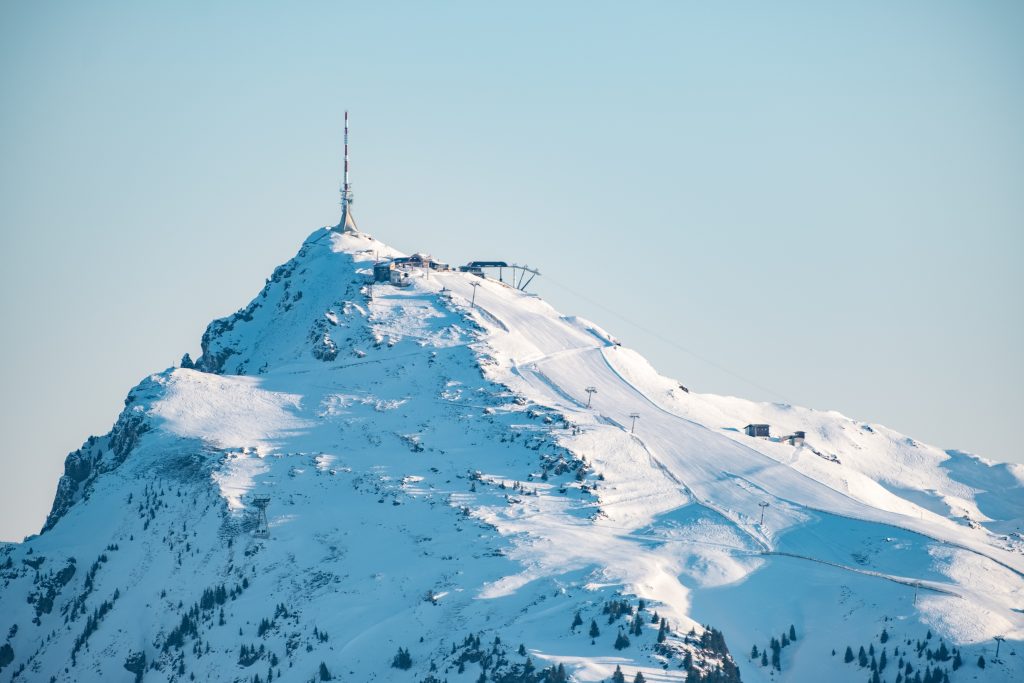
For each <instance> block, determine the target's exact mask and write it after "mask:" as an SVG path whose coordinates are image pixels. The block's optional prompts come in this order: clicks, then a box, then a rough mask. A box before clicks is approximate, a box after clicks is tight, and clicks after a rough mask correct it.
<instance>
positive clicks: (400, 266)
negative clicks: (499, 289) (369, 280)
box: [373, 254, 540, 290]
mask: <svg viewBox="0 0 1024 683" xmlns="http://www.w3.org/2000/svg"><path fill="white" fill-rule="evenodd" d="M416 270H428V271H429V270H433V271H440V272H445V271H447V272H454V271H458V272H461V273H470V274H472V275H476V276H477V277H487V271H491V273H492V274H493V273H494V271H497V278H495V279H497V281H498V282H501V283H503V284H506V285H508V286H510V287H515V288H516V289H520V290H525V289H526V286H527V285H529V284H530V283H531V282H532V281H533V278H535V277H536V276H538V275H540V271H538V270H537V269H535V268H530V267H529V266H520V265H516V264H512V265H509V264H508V263H507V262H505V261H470V262H469V263H467V264H466V265H464V266H459V267H458V268H453V267H452V266H449V265H448V264H447V263H441V262H440V261H435V260H434V259H433V258H432V257H431V256H430V255H429V254H413V255H412V256H399V257H396V258H392V259H388V260H387V261H381V262H379V263H376V264H374V266H373V281H374V282H382V283H387V284H391V285H395V286H397V287H404V286H407V285H408V284H409V276H410V275H411V274H412V273H413V272H415V271H416ZM506 270H509V271H511V277H510V278H509V280H507V281H506V280H505V271H506ZM527 276H529V277H527Z"/></svg>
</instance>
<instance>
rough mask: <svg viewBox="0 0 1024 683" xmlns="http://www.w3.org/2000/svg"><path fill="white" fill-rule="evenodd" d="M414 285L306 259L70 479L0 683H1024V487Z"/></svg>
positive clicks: (35, 546)
mask: <svg viewBox="0 0 1024 683" xmlns="http://www.w3.org/2000/svg"><path fill="white" fill-rule="evenodd" d="M401 256H402V254H400V253H398V252H396V251H395V250H393V249H391V248H390V247H388V246H386V245H384V244H382V243H380V242H378V241H376V240H374V239H373V238H372V237H370V236H368V235H365V234H360V233H358V232H355V231H354V230H352V231H344V232H339V231H336V230H330V229H322V230H318V231H316V232H314V233H313V234H312V235H311V236H310V237H309V238H308V239H307V240H306V241H305V242H304V243H303V245H302V247H301V249H300V250H299V252H298V254H297V255H296V256H295V258H293V259H291V260H290V261H288V262H287V263H285V264H284V265H282V266H280V267H278V268H277V269H276V270H275V271H274V273H273V274H272V275H271V277H270V278H269V279H268V280H267V283H266V285H265V286H264V287H263V289H262V291H260V293H259V294H258V295H257V296H256V298H255V299H253V300H252V302H251V303H249V305H247V306H246V307H245V308H243V309H241V310H239V311H238V312H237V313H235V314H233V315H231V316H229V317H226V318H222V319H219V320H215V321H214V322H213V323H211V324H210V325H209V327H208V328H207V330H206V332H205V333H204V335H203V338H202V355H201V357H199V358H198V359H196V360H195V361H194V362H193V361H192V360H191V359H189V358H188V357H187V356H186V357H185V358H184V359H183V362H182V366H181V367H179V368H171V369H168V370H165V371H163V372H159V373H157V374H154V375H151V376H150V377H148V378H146V379H145V380H143V381H142V382H141V383H140V384H139V385H138V386H137V387H135V388H134V389H133V390H132V391H131V392H130V393H129V395H128V397H127V399H126V401H125V408H124V410H123V411H122V413H121V415H120V416H119V417H118V418H117V421H116V423H115V424H114V427H113V428H112V429H111V431H110V432H109V433H108V434H106V435H104V436H101V437H90V438H89V439H88V440H87V441H86V442H85V444H83V446H82V447H81V448H80V449H79V450H77V451H75V452H73V453H71V454H70V455H68V457H67V461H66V464H65V473H64V476H63V477H61V480H60V483H59V486H58V490H57V495H56V498H55V500H54V505H53V509H52V512H51V513H50V515H49V517H48V519H47V521H46V524H45V527H44V530H43V532H42V533H41V534H39V535H38V536H34V537H30V538H28V539H26V540H25V542H23V543H20V544H6V545H4V546H2V547H0V578H2V581H3V583H2V591H0V681H88V680H100V679H102V680H107V681H131V680H147V681H165V680H166V681H186V680H202V681H206V680H217V681H249V682H255V681H259V682H260V683H267V682H269V681H275V680H283V681H310V680H317V681H321V680H338V681H360V682H362V681H408V682H410V683H412V682H421V681H425V682H430V683H440V682H441V681H450V682H451V683H456V682H462V683H471V682H478V681H479V682H489V681H494V682H501V683H515V682H521V683H528V682H541V681H546V682H549V683H554V682H556V681H568V680H572V681H651V682H655V681H689V682H690V683H697V682H701V681H704V682H717V681H738V680H741V679H742V680H743V681H774V680H785V681H807V682H817V681H821V680H832V681H838V682H844V681H850V682H851V683H852V682H854V681H857V682H858V683H861V682H863V681H864V680H865V679H868V680H870V681H882V680H884V681H889V682H890V683H891V682H893V681H897V682H898V683H902V682H904V681H906V682H908V683H911V682H916V681H925V682H926V683H931V682H932V681H945V680H951V681H959V680H965V681H966V680H974V679H975V678H977V679H978V680H985V681H1012V680H1022V679H1024V652H1022V653H1020V654H1018V653H1017V651H1016V650H1017V648H1018V647H1019V645H1020V644H1021V643H1020V641H1021V640H1022V639H1024V609H1022V608H1024V601H1022V598H1024V537H1022V536H1021V529H1022V524H1024V488H1022V487H1024V467H1021V466H1017V465H1005V464H995V463H992V462H989V461H986V460H983V459H981V458H978V457H976V456H973V455H969V454H966V453H961V452H955V451H949V452H947V451H942V450H939V449H936V448H933V447H931V446H927V445H925V444H922V443H920V442H918V441H915V440H913V439H910V438H907V437H905V436H903V435H901V434H897V433H895V432H893V431H892V430H889V429H887V428H885V427H881V426H878V425H869V424H865V423H862V422H857V421H855V420H851V419H849V418H846V417H844V416H842V415H839V414H837V413H835V412H820V411H814V410H808V409H804V408H798V407H794V406H789V405H783V404H764V403H753V402H749V401H745V400H741V399H737V398H729V397H720V396H713V395H705V394H696V393H692V392H689V391H688V390H686V389H685V388H684V387H683V386H682V385H680V384H679V382H677V381H674V380H670V379H668V378H665V377H663V376H661V375H659V374H658V373H657V372H656V371H655V370H654V369H653V368H652V367H651V366H650V365H649V364H648V363H647V362H646V361H645V360H644V359H643V358H642V357H641V356H640V355H638V354H637V353H635V352H634V351H631V350H629V349H628V348H625V347H623V346H621V345H620V344H619V343H618V342H617V341H616V340H615V338H614V337H612V336H611V335H610V334H608V333H607V332H605V331H604V330H602V329H601V328H600V327H598V326H597V325H595V324H593V323H591V322H589V321H586V320H583V319H581V318H578V317H573V316H564V315H560V314H559V313H558V312H556V311H555V310H554V309H552V307H551V306H549V305H548V304H547V303H545V302H544V301H542V300H540V299H539V298H537V297H536V296H534V295H531V294H528V293H525V292H523V291H520V290H519V289H516V288H515V287H511V286H509V285H507V284H505V283H502V282H499V281H496V280H493V279H487V278H481V277H478V275H477V274H474V273H471V272H459V271H452V270H446V269H436V268H431V267H429V265H428V266H426V267H420V265H413V264H421V261H420V260H404V261H403V260H402V259H400V258H399V260H398V261H397V262H393V263H392V266H394V267H393V268H391V266H389V272H388V273H387V276H386V278H385V281H383V282H376V281H375V278H374V271H375V268H374V266H375V264H377V263H379V262H380V261H381V260H382V259H383V260H388V259H395V258H396V257H401ZM377 270H379V269H377ZM392 283H394V284H392ZM997 636H998V637H1000V638H1003V639H1005V640H1003V641H997V640H995V638H996V637H997ZM997 646H999V647H1000V648H1001V649H1000V651H999V654H998V656H997V655H996V647H997ZM980 667H984V668H983V669H982V668H980Z"/></svg>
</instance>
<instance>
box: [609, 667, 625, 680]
mask: <svg viewBox="0 0 1024 683" xmlns="http://www.w3.org/2000/svg"><path fill="white" fill-rule="evenodd" d="M612 683H626V677H625V676H624V675H623V674H622V667H620V666H619V665H617V664H616V665H615V673H613V674H612Z"/></svg>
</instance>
